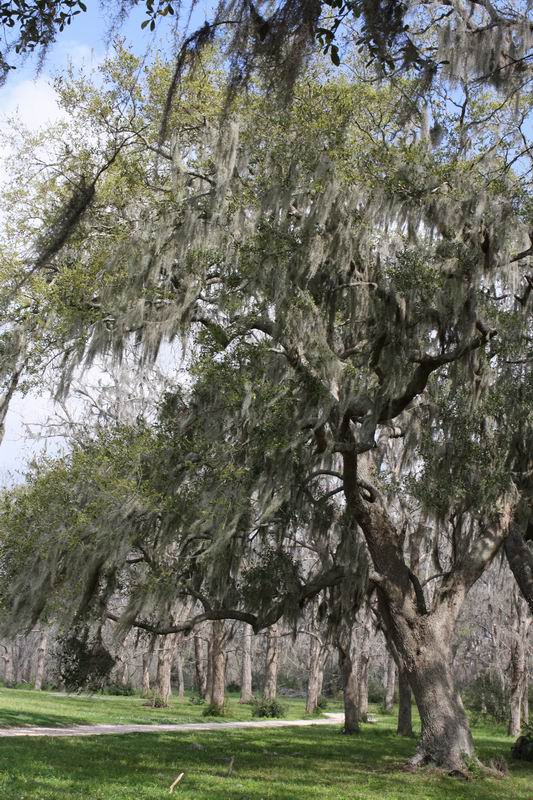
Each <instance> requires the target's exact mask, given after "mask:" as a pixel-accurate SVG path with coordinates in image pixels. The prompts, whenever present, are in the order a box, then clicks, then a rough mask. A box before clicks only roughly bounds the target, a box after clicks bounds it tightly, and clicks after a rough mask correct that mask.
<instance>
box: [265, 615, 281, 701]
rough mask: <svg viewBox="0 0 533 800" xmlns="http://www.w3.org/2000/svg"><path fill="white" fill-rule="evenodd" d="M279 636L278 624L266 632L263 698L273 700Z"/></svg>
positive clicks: (275, 688) (276, 683)
mask: <svg viewBox="0 0 533 800" xmlns="http://www.w3.org/2000/svg"><path fill="white" fill-rule="evenodd" d="M278 662H279V635H278V624H277V622H276V623H275V624H274V625H271V626H270V628H269V629H268V631H267V651H266V659H265V682H264V687H263V697H264V698H265V700H275V699H276V693H277V688H278Z"/></svg>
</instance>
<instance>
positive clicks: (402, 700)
mask: <svg viewBox="0 0 533 800" xmlns="http://www.w3.org/2000/svg"><path fill="white" fill-rule="evenodd" d="M398 694H399V702H398V725H397V727H396V733H397V734H398V736H412V735H413V718H412V694H411V687H410V685H409V678H408V677H407V673H406V671H405V670H404V669H402V668H401V667H400V669H399V670H398Z"/></svg>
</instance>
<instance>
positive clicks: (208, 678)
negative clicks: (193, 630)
mask: <svg viewBox="0 0 533 800" xmlns="http://www.w3.org/2000/svg"><path fill="white" fill-rule="evenodd" d="M212 640H213V631H211V635H210V638H209V639H208V642H207V669H206V673H205V699H206V700H207V702H208V703H210V702H211V696H212V694H213V641H212Z"/></svg>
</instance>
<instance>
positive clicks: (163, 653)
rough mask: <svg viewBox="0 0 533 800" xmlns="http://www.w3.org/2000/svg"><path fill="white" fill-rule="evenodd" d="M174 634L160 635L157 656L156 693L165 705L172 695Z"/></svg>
mask: <svg viewBox="0 0 533 800" xmlns="http://www.w3.org/2000/svg"><path fill="white" fill-rule="evenodd" d="M174 639H175V636H174V634H170V635H168V636H162V637H161V639H160V644H159V652H158V656H157V677H156V681H157V694H158V695H159V699H160V700H161V702H162V703H163V704H164V705H165V706H166V705H168V703H169V700H170V697H171V695H172V684H171V670H172V656H173V654H174Z"/></svg>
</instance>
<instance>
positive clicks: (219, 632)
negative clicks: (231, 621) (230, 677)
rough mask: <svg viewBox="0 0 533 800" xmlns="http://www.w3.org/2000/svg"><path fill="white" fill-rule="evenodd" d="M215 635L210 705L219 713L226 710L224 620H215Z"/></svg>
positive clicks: (213, 637)
mask: <svg viewBox="0 0 533 800" xmlns="http://www.w3.org/2000/svg"><path fill="white" fill-rule="evenodd" d="M212 626H213V628H212V630H213V635H212V638H211V681H212V683H211V695H210V703H211V705H212V706H214V707H215V708H216V709H217V710H218V711H220V712H222V711H223V709H224V700H225V691H226V654H225V652H224V642H225V636H224V628H225V625H224V620H215V621H214V622H213V623H212Z"/></svg>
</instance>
